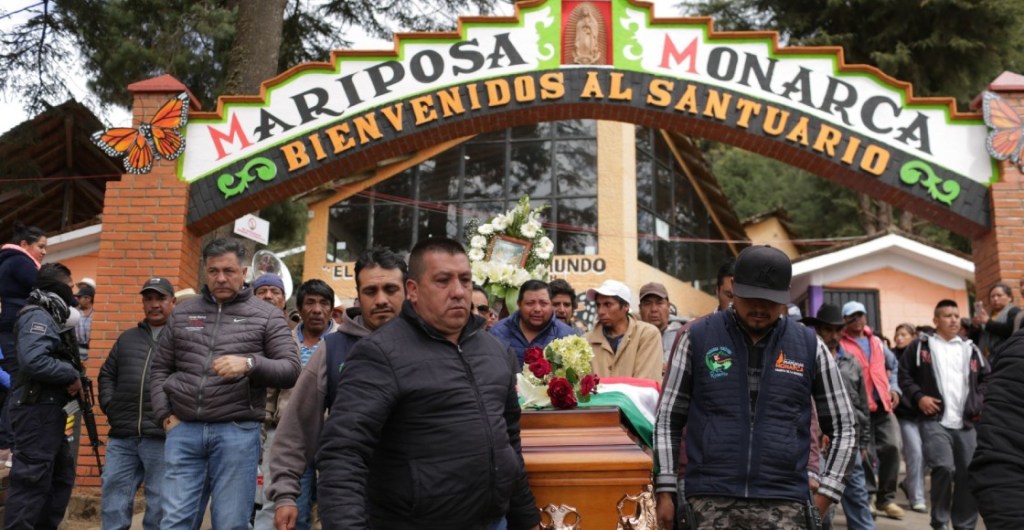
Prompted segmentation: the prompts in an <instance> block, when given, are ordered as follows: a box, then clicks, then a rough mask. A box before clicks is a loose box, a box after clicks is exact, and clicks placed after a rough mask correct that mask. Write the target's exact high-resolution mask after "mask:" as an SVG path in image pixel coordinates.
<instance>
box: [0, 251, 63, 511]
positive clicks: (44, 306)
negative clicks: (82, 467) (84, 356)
mask: <svg viewBox="0 0 1024 530" xmlns="http://www.w3.org/2000/svg"><path fill="white" fill-rule="evenodd" d="M71 285H72V284H71V271H70V270H68V268H67V267H65V266H64V265H61V264H60V263H48V264H45V265H43V266H42V267H41V268H40V269H39V275H38V276H37V278H36V282H35V285H34V287H33V289H32V291H31V293H30V294H29V296H28V303H27V304H26V305H25V307H24V308H23V309H22V310H21V311H20V312H19V315H18V320H17V322H16V323H15V326H14V331H15V337H16V340H17V351H18V364H19V366H20V370H19V371H18V377H17V379H16V381H15V383H14V391H13V392H12V395H11V399H12V400H13V402H12V404H11V408H10V414H11V427H12V430H13V434H14V466H13V468H12V469H11V474H10V490H9V493H8V494H7V502H6V504H5V506H4V528H8V529H15V530H21V529H26V530H27V529H31V528H52V529H56V528H57V527H58V526H59V525H60V523H61V521H62V520H63V519H64V511H65V510H66V509H67V506H68V501H69V500H70V499H71V488H72V487H73V486H74V484H75V462H74V459H73V458H72V456H71V448H70V446H69V445H68V439H67V437H66V436H64V428H65V424H66V421H67V416H68V414H67V412H66V411H65V410H64V406H65V405H67V404H68V402H70V401H71V400H72V399H74V398H75V396H77V395H78V394H79V393H80V392H82V380H81V374H80V373H79V372H78V370H77V369H76V368H75V367H74V366H73V364H72V363H73V362H74V360H75V359H77V357H78V344H77V341H76V340H75V333H74V331H73V329H72V328H73V327H74V324H73V322H72V320H71V319H70V317H71V315H72V312H73V311H74V310H73V309H72V305H74V303H75V299H74V296H73V295H72V293H71ZM74 313H75V314H76V315H77V311H74Z"/></svg>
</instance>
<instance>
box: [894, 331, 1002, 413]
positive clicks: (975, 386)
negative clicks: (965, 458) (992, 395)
mask: <svg viewBox="0 0 1024 530" xmlns="http://www.w3.org/2000/svg"><path fill="white" fill-rule="evenodd" d="M964 346H965V347H968V348H970V350H971V357H970V361H969V367H968V370H969V371H968V374H967V391H966V392H965V394H966V401H965V402H964V414H963V421H964V428H965V429H967V428H970V427H972V426H973V425H974V424H975V423H976V422H977V421H978V419H979V418H980V417H981V409H982V407H983V405H984V401H985V399H984V392H985V384H986V377H987V376H988V373H989V371H990V370H989V365H988V362H986V361H985V357H983V356H982V354H981V350H979V349H978V347H977V346H976V345H974V343H972V342H971V341H964ZM900 386H901V387H903V390H904V393H905V394H906V395H908V396H910V402H911V403H912V404H913V407H914V411H915V412H916V413H917V415H918V418H919V419H921V420H932V421H941V420H942V415H943V414H944V412H945V406H944V404H943V403H941V402H940V403H939V412H938V413H936V414H934V415H932V416H925V415H924V414H923V413H922V412H921V409H920V408H919V407H918V403H919V402H920V401H921V398H923V397H925V396H929V397H933V398H938V399H940V400H942V399H943V398H942V392H941V388H940V387H939V380H938V377H937V376H936V374H935V365H934V364H932V353H931V348H929V345H928V337H927V336H924V337H920V338H918V339H915V340H914V342H911V343H910V345H909V346H907V349H906V350H904V352H903V358H902V359H900Z"/></svg>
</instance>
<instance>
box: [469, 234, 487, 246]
mask: <svg viewBox="0 0 1024 530" xmlns="http://www.w3.org/2000/svg"><path fill="white" fill-rule="evenodd" d="M469 246H471V247H473V248H484V247H486V246H487V238H486V237H484V236H473V238H472V239H470V240H469Z"/></svg>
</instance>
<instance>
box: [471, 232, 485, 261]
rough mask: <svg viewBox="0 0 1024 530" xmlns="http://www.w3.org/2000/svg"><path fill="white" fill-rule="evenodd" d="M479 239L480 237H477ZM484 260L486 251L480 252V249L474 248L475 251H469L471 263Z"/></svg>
mask: <svg viewBox="0 0 1024 530" xmlns="http://www.w3.org/2000/svg"><path fill="white" fill-rule="evenodd" d="M477 237H479V236H477ZM482 259H484V251H483V250H480V249H478V248H474V249H471V250H470V251H469V260H470V261H480V260H482Z"/></svg>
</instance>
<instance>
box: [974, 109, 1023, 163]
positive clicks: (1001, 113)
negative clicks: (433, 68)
mask: <svg viewBox="0 0 1024 530" xmlns="http://www.w3.org/2000/svg"><path fill="white" fill-rule="evenodd" d="M982 100H983V102H984V103H983V107H982V108H983V110H984V113H985V125H988V126H989V128H991V129H992V131H990V132H989V133H988V140H987V141H986V142H985V147H987V148H988V154H990V155H992V158H995V159H996V160H1006V159H1010V162H1011V163H1013V164H1014V165H1016V166H1017V168H1018V169H1020V170H1021V171H1024V160H1022V158H1024V118H1021V116H1020V114H1018V113H1017V111H1016V110H1014V109H1013V107H1011V106H1010V104H1009V103H1007V102H1006V100H1005V99H1003V98H1001V97H999V96H998V95H996V94H994V93H992V92H985V94H984V96H983V97H982Z"/></svg>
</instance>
